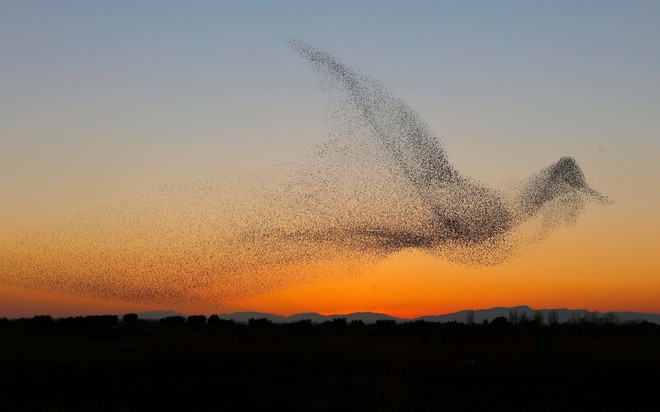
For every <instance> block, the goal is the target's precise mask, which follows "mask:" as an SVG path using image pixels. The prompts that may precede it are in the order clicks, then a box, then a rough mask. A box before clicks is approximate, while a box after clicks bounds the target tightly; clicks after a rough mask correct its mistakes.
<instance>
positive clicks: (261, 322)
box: [248, 318, 273, 328]
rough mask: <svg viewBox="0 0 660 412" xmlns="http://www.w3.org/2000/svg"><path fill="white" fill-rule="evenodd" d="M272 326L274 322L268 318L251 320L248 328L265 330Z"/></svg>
mask: <svg viewBox="0 0 660 412" xmlns="http://www.w3.org/2000/svg"><path fill="white" fill-rule="evenodd" d="M272 324H273V322H272V321H270V320H269V319H266V318H259V319H255V318H250V320H248V326H250V327H251V328H265V327H268V326H271V325H272Z"/></svg>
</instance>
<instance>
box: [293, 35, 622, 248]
mask: <svg viewBox="0 0 660 412" xmlns="http://www.w3.org/2000/svg"><path fill="white" fill-rule="evenodd" d="M287 41H288V43H289V45H290V47H291V48H292V49H293V50H294V51H295V52H297V53H298V55H299V56H300V57H301V58H302V59H303V60H304V61H306V62H307V63H308V64H309V65H311V66H312V68H313V69H314V70H315V72H316V73H317V74H318V75H319V78H320V79H321V81H322V82H323V83H324V88H325V89H328V90H331V91H332V92H340V93H343V95H344V96H345V97H346V98H345V99H344V103H345V104H346V103H347V104H349V105H351V106H352V109H353V113H354V114H355V115H357V116H358V117H359V118H360V119H361V120H362V121H363V122H364V124H366V125H367V127H368V128H369V129H371V130H370V131H371V133H372V135H373V136H375V138H376V139H377V140H378V141H379V143H380V147H381V148H383V149H384V151H385V152H387V154H388V156H389V158H390V159H391V160H392V161H393V162H394V163H395V164H396V165H397V167H398V169H399V171H400V172H401V174H402V175H403V176H405V178H406V179H407V182H408V184H409V185H410V187H411V188H412V191H413V192H414V193H415V194H416V196H417V197H418V198H419V199H420V200H421V201H422V202H424V204H425V205H426V206H427V208H428V209H429V210H430V211H431V213H429V214H428V215H427V218H426V221H425V222H424V224H423V225H422V230H419V229H418V230H416V231H414V232H407V231H397V230H389V229H388V228H384V227H382V226H381V227H362V228H356V229H354V230H353V233H355V234H358V235H362V236H365V237H373V238H377V239H380V244H381V245H382V247H384V248H389V249H400V248H405V247H418V248H426V249H431V248H435V247H437V246H438V245H443V244H444V245H448V244H454V245H459V246H464V247H468V248H469V247H477V246H479V245H483V244H485V243H490V242H492V241H493V240H494V239H498V238H502V237H504V236H506V235H507V234H509V233H510V232H512V231H513V230H515V229H516V228H517V227H520V226H522V225H524V224H525V222H527V221H529V220H530V219H533V218H534V217H536V216H537V215H539V214H540V213H542V212H543V211H544V209H545V208H546V206H547V205H548V204H549V203H552V202H554V203H558V202H562V201H563V202H565V203H568V204H570V205H571V206H570V207H571V208H574V209H581V207H582V205H583V204H584V202H586V201H590V200H591V201H596V202H598V203H602V204H608V203H611V200H610V199H608V198H607V197H606V196H604V195H602V194H600V193H599V192H597V191H596V190H594V189H592V188H591V187H589V185H588V184H587V182H586V179H585V177H584V173H583V171H582V169H581V168H580V166H579V165H578V163H577V161H576V160H575V159H574V158H572V157H570V156H564V157H562V158H560V159H559V160H558V161H556V162H554V163H552V164H550V165H548V166H546V167H544V168H542V169H541V170H539V171H538V172H537V173H535V174H533V175H532V176H530V177H528V178H527V179H524V180H523V181H522V182H521V183H520V184H518V185H517V188H516V190H514V191H513V192H510V193H503V192H502V191H500V190H497V189H495V188H492V187H489V186H487V185H486V184H484V183H482V182H480V181H478V180H476V179H474V178H471V177H468V176H465V175H464V174H463V173H461V172H460V171H459V170H458V169H457V168H456V167H455V166H454V165H453V164H452V163H451V162H450V161H449V158H448V157H447V154H446V152H445V149H444V147H443V145H442V143H441V141H440V140H439V139H438V138H437V137H436V136H435V135H434V133H433V132H432V131H431V130H430V128H429V127H428V125H427V124H426V123H425V122H424V121H423V120H422V119H421V118H420V117H419V115H418V114H417V113H416V112H415V111H414V110H413V109H412V108H411V107H410V106H409V105H408V104H406V102H404V101H403V100H402V99H401V98H399V97H396V96H394V95H393V94H392V93H391V92H390V91H389V90H388V88H387V87H385V86H384V85H383V84H382V83H380V82H378V81H377V80H375V79H373V78H372V77H370V76H367V75H365V74H362V73H360V72H358V71H356V70H355V69H353V68H351V67H350V66H348V65H346V64H344V63H343V62H342V61H340V60H339V59H338V58H336V57H335V56H333V55H331V54H330V53H328V52H326V51H324V50H322V49H320V48H318V47H317V46H315V45H313V44H310V43H308V42H305V41H303V40H300V39H295V38H289V39H287ZM555 215H557V214H556V213H555ZM560 215H561V214H560ZM554 217H555V219H554V220H557V219H556V218H557V217H558V216H554ZM565 220H571V219H570V218H565Z"/></svg>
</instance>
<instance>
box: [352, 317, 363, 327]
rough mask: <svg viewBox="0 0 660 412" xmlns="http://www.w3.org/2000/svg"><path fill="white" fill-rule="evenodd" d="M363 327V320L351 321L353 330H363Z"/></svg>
mask: <svg viewBox="0 0 660 412" xmlns="http://www.w3.org/2000/svg"><path fill="white" fill-rule="evenodd" d="M363 326H364V321H362V320H361V319H354V320H353V321H351V327H352V328H361V327H363Z"/></svg>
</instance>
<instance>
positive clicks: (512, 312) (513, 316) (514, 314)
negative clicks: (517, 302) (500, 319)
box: [509, 309, 520, 325]
mask: <svg viewBox="0 0 660 412" xmlns="http://www.w3.org/2000/svg"><path fill="white" fill-rule="evenodd" d="M519 319H520V318H519V315H518V310H517V309H509V322H510V323H513V324H514V325H515V324H516V323H518V320H519Z"/></svg>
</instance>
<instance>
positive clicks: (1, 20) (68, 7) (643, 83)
mask: <svg viewBox="0 0 660 412" xmlns="http://www.w3.org/2000/svg"><path fill="white" fill-rule="evenodd" d="M658 21H660V3H656V2H643V1H640V2H615V1H598V2H596V1H585V2H545V3H538V2H533V3H532V2H515V1H512V2H503V3H497V4H496V3H494V2H490V1H474V2H461V1H450V2H431V1H429V2H416V1H415V2H359V3H358V2H341V1H340V2H316V1H311V2H310V1H283V2H266V1H264V2H211V1H208V2H207V1H199V2H174V1H139V2H133V1H130V2H129V1H113V2H105V3H101V2H84V1H68V2H48V1H43V2H41V1H20V2H18V1H15V2H9V1H5V2H2V3H0V56H2V57H1V58H0V90H1V91H2V92H1V95H2V98H0V245H1V244H2V243H1V242H4V241H7V242H13V241H14V240H13V239H16V238H17V236H18V237H20V236H22V235H21V234H22V233H25V232H29V231H33V230H37V231H39V230H41V229H40V228H44V227H51V226H53V225H58V224H59V223H60V222H62V221H63V220H64V219H67V218H68V217H70V216H72V215H76V214H78V213H85V212H86V211H90V210H97V209H99V208H104V207H106V206H108V205H114V204H120V203H121V202H123V201H125V200H126V199H131V198H135V197H139V196H141V195H143V194H145V193H148V192H149V191H151V190H152V189H153V188H154V187H161V186H163V185H170V184H187V183H195V182H200V181H205V180H208V179H236V178H240V177H241V176H245V175H249V174H254V173H262V172H265V171H267V170H268V168H269V167H271V166H272V165H277V164H283V163H285V162H287V161H288V160H290V159H292V158H295V157H296V156H300V155H301V154H302V153H304V151H305V150H307V149H309V148H310V147H311V146H313V145H314V144H318V143H320V142H322V141H323V140H324V139H325V138H326V136H325V129H324V128H325V120H324V116H323V103H324V99H325V97H324V95H323V93H322V92H321V91H320V90H319V88H318V87H317V81H316V78H315V76H314V74H313V73H312V72H311V70H309V67H307V66H305V65H304V64H301V62H300V59H299V58H298V57H297V56H296V55H295V54H294V53H292V52H291V51H290V50H289V48H288V46H287V45H286V43H285V40H286V39H287V38H290V37H294V38H300V39H304V40H305V41H309V42H311V43H313V44H316V45H318V46H319V47H321V48H323V49H324V50H328V51H330V52H331V53H333V54H335V55H337V56H339V57H340V58H341V59H342V60H343V61H345V62H347V63H348V64H350V65H351V66H353V67H355V68H356V69H358V70H360V71H362V72H364V73H368V74H369V75H371V76H373V77H374V78H376V79H378V80H380V81H381V82H383V83H384V84H386V85H388V87H390V89H391V90H392V92H393V93H394V94H396V95H397V96H399V97H401V98H403V99H404V100H405V101H407V102H408V103H409V104H410V105H411V106H412V107H413V108H414V109H415V110H417V111H418V113H419V115H420V117H422V118H423V119H424V120H425V121H426V122H427V123H428V125H429V127H430V128H431V129H432V130H433V131H434V132H435V133H436V135H437V136H438V137H439V138H440V139H441V140H442V142H443V144H444V147H445V149H446V151H447V154H448V156H449V158H450V159H451V161H452V162H453V163H454V164H455V165H456V167H458V168H459V169H460V170H461V171H462V172H463V173H465V174H466V175H468V176H472V177H474V178H476V179H479V180H481V181H483V182H486V183H489V184H494V185H497V184H502V183H506V182H509V181H512V180H515V179H520V178H523V177H525V176H528V175H530V174H531V173H533V172H536V171H538V170H539V169H540V168H542V167H544V166H546V165H549V164H551V163H552V162H555V161H557V160H558V159H559V158H560V157H562V156H572V157H574V158H575V159H576V160H577V161H578V163H579V164H580V166H581V167H582V169H583V170H584V173H585V175H586V178H587V181H588V182H589V184H590V185H591V186H592V187H593V188H595V189H596V190H598V191H599V192H601V193H603V194H605V195H607V196H608V197H609V198H611V199H612V200H614V202H615V203H614V204H612V205H609V206H607V207H604V206H599V205H592V206H589V207H588V209H587V210H586V212H585V213H584V214H583V215H582V216H580V218H579V219H578V221H577V223H576V224H575V225H573V226H569V227H563V228H560V229H559V230H557V231H554V232H553V233H551V234H550V236H549V237H548V239H546V240H545V241H544V242H541V243H539V244H537V245H534V246H533V247H532V248H531V250H529V251H526V252H525V253H523V254H521V255H520V256H519V257H516V258H514V259H512V260H510V261H507V262H505V263H502V264H499V265H494V266H488V267H471V266H462V265H459V264H457V263H450V262H447V261H443V260H442V259H439V258H437V257H432V256H430V255H427V254H424V253H423V252H421V251H415V250H407V251H404V252H401V253H399V254H396V255H393V256H391V257H390V258H389V259H386V260H384V261H381V262H380V263H377V264H375V265H372V266H370V267H368V268H366V269H365V270H364V272H363V273H361V274H359V275H354V276H350V277H348V278H336V279H335V278H333V279H316V280H311V281H310V282H306V283H301V284H296V285H293V286H287V287H284V288H280V289H278V290H275V291H272V292H269V293H266V294H260V295H257V296H251V297H247V298H241V299H238V300H235V301H232V302H224V303H217V304H214V303H210V304H209V303H200V304H198V305H195V304H181V305H171V304H157V303H140V302H122V301H114V300H101V299H99V298H98V297H93V296H92V297H90V296H71V295H66V294H62V293H58V292H56V291H47V290H28V289H22V288H18V287H16V286H14V285H8V284H4V285H3V284H0V317H4V316H6V317H18V316H33V315H36V314H44V313H48V314H52V315H56V316H68V315H76V314H92V313H125V312H131V311H142V310H161V309H162V310H166V309H174V310H177V311H180V312H183V313H188V314H193V313H205V314H210V313H218V312H234V311H263V312H273V313H279V314H292V313H298V312H320V313H323V314H332V313H347V312H354V311H373V312H384V313H389V314H392V315H397V316H401V317H415V316H419V315H425V314H436V313H446V312H452V311H457V310H461V309H468V308H472V309H478V308H488V307H494V306H515V305H523V304H525V305H529V306H531V307H533V308H559V307H567V308H575V309H577V308H585V309H589V310H599V311H624V310H631V311H640V312H642V311H643V312H660V263H658V256H660V190H658V188H659V187H660V115H659V113H660V48H659V47H658V44H660V25H659V24H658ZM2 275H6V274H0V279H2Z"/></svg>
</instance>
